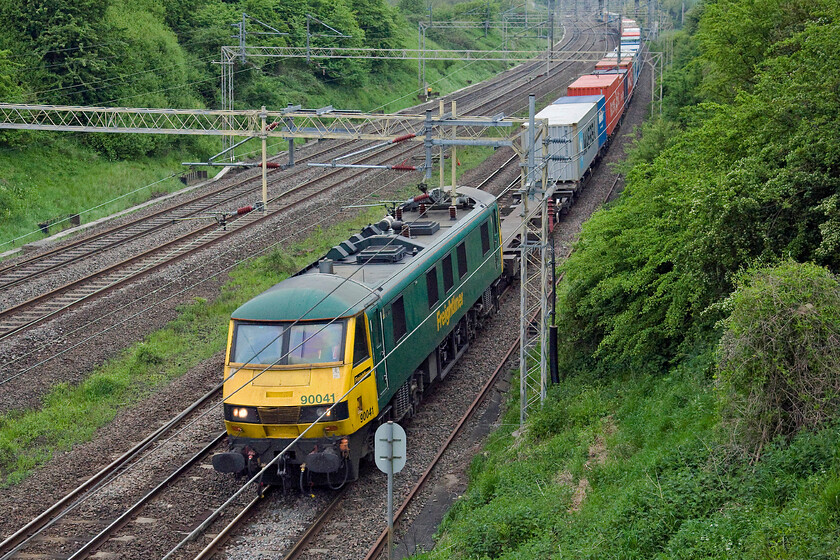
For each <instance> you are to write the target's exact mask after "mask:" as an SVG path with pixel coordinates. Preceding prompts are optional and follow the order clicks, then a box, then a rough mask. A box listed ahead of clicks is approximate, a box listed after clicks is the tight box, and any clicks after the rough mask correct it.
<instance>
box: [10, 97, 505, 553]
mask: <svg viewBox="0 0 840 560" xmlns="http://www.w3.org/2000/svg"><path fill="white" fill-rule="evenodd" d="M488 107H492V108H494V106H493V105H486V106H485V107H484V108H482V109H481V111H485V110H488ZM410 151H411V150H406V151H405V152H402V151H398V152H397V153H396V155H393V156H390V157H392V158H393V159H397V158H400V157H404V155H405V154H408V153H409V152H410ZM375 157H379V158H382V157H383V156H382V154H378V156H375ZM514 161H515V158H510V159H509V160H508V161H507V162H506V163H505V164H504V165H503V166H501V167H500V168H499V169H498V170H496V173H500V172H501V171H502V170H503V169H504V168H505V167H507V166H509V165H512V164H513V162H514ZM490 179H492V177H491V178H488V181H489V180H490ZM327 188H331V187H327ZM303 190H305V189H303V188H301V189H300V191H296V192H300V199H299V200H297V201H295V202H293V204H305V203H306V202H307V201H310V200H311V198H312V197H316V196H319V195H323V192H314V193H308V194H306V193H303V192H301V191H303ZM284 194H285V193H284ZM280 200H281V199H280V198H279V197H275V198H274V199H272V201H270V202H279V201H280ZM290 204H291V203H290ZM283 208H288V205H287V206H283ZM250 216H253V219H254V222H257V221H259V220H260V219H261V218H260V217H259V216H258V215H257V214H248V215H245V216H242V217H239V218H237V219H235V220H231V221H230V222H229V223H228V224H227V225H228V227H229V228H234V227H235V226H236V227H237V229H240V228H239V226H242V227H245V224H246V221H247V219H248V218H249V217H250ZM237 222H239V223H237ZM209 229H217V230H218V229H219V228H218V227H215V228H214V226H211V227H210V228H209ZM195 235H198V234H195ZM184 242H185V243H187V242H188V240H187V239H185V240H184ZM80 258H81V257H80ZM169 262H171V261H169ZM161 266H162V265H161ZM0 272H2V271H0ZM138 274H139V273H138ZM133 278H134V279H136V278H137V276H133ZM105 289H109V288H107V287H105V288H101V290H105ZM97 293H102V292H101V291H100V292H97ZM87 297H90V296H87ZM71 306H72V304H71ZM53 314H55V313H53ZM40 320H43V319H40ZM18 330H20V329H18ZM0 339H2V337H0ZM450 439H451V438H450ZM211 449H212V444H210V445H209V446H208V447H207V448H206V449H203V450H199V451H198V452H196V454H195V455H193V457H192V458H191V459H192V462H191V463H192V464H191V465H186V464H185V465H184V466H182V468H181V469H179V471H178V472H179V474H178V475H172V476H174V478H171V479H167V480H168V482H167V483H166V484H162V485H159V486H160V487H161V489H163V488H165V487H167V486H169V485H171V484H172V483H173V482H175V480H176V479H184V478H185V477H184V473H190V472H192V473H193V474H192V475H190V476H195V477H198V478H201V477H199V476H198V475H196V474H195V471H191V470H190V469H193V468H195V466H196V464H200V463H201V462H202V461H203V460H204V458H205V457H206V456H207V453H209V452H210V450H211ZM118 470H119V467H118ZM107 476H109V475H106V478H107ZM186 478H189V476H188V477H186ZM205 484H206V482H205ZM91 487H92V488H99V487H100V486H99V484H98V483H97V482H93V483H91ZM157 492H158V493H159V492H160V490H158V491H157ZM81 493H84V491H81ZM158 493H155V494H152V492H149V497H145V496H144V497H143V498H142V500H144V501H142V500H137V501H136V502H134V505H135V506H136V507H134V508H132V513H124V514H121V515H120V516H117V517H115V518H114V519H113V520H112V521H111V522H109V523H98V524H89V525H88V529H90V528H91V527H94V529H97V530H98V531H96V530H95V531H90V530H88V532H89V533H91V532H92V533H95V534H93V535H92V538H90V539H89V540H87V541H86V542H85V543H83V544H81V545H80V546H79V547H78V548H77V549H76V552H74V553H73V554H71V555H66V556H65V555H56V554H55V553H52V554H51V555H48V556H49V557H51V558H54V557H58V558H82V557H85V556H87V555H90V554H91V553H93V552H95V551H96V550H97V549H98V548H99V547H101V546H102V545H103V543H105V542H106V541H108V540H109V539H111V540H114V539H115V535H117V532H118V531H119V530H120V529H121V528H124V527H125V526H126V524H127V523H133V524H134V525H138V524H142V523H144V522H145V521H142V519H143V517H142V515H143V514H142V511H144V510H148V509H149V508H150V507H152V506H150V502H152V501H153V500H155V499H157V497H156V496H158V495H159V494H158ZM77 495H79V494H75V495H74V496H73V497H70V498H66V499H65V500H64V501H65V502H66V503H67V504H76V503H79V501H78V500H77V499H76V496H77ZM339 497H340V496H339ZM141 501H142V503H141ZM258 503H259V502H258V501H257V500H256V499H254V500H251V501H250V503H249V504H248V508H249V509H250V508H253V507H255V506H256V504H258ZM336 503H340V500H336ZM61 511H62V510H61V507H59V508H58V509H57V510H55V511H54V512H52V513H49V512H45V514H44V515H43V516H42V517H43V524H44V525H50V523H51V521H52V520H53V519H55V518H57V517H59V516H60V517H65V516H68V515H69V514H67V513H65V514H63V515H62V514H61V513H60V512H61ZM244 511H245V510H244ZM138 515H139V516H140V517H138ZM246 516H247V513H239V514H236V515H235V516H234V519H233V520H232V521H236V520H241V519H243V518H245V517H246ZM138 519H141V521H138ZM78 524H79V523H78V520H77V522H76V525H78ZM35 525H37V523H36V524H35ZM35 525H33V526H32V527H29V526H27V527H29V529H27V528H24V529H22V530H21V531H18V533H16V535H18V534H20V536H19V537H17V538H23V539H24V540H23V541H17V542H15V541H12V540H10V539H7V541H4V542H3V543H0V555H2V556H0V558H2V559H3V560H5V558H13V557H21V558H23V557H26V558H31V557H32V555H33V554H34V555H36V556H37V555H38V554H40V553H38V552H34V553H33V552H29V553H25V552H24V551H23V549H22V548H16V547H18V546H20V544H21V543H22V542H24V541H27V542H35V543H36V544H37V545H39V546H41V547H43V548H48V543H50V542H56V541H55V538H53V540H50V539H51V538H50V537H43V539H42V540H40V541H39V540H38V537H37V536H33V535H35V533H33V531H35V528H34V527H35ZM71 525H72V524H71ZM236 527H237V524H236V523H235V522H234V523H231V524H230V530H224V531H222V532H220V533H219V542H223V541H224V539H225V538H227V536H226V535H229V534H231V532H232V531H233V530H235V528H236ZM185 529H186V528H185V527H181V528H180V530H181V531H183V530H185ZM315 530H316V529H313V532H312V533H311V534H314V531H315ZM62 531H63V532H64V533H66V532H67V531H68V530H67V529H66V528H65V529H62ZM119 538H122V537H119V536H117V537H116V539H119ZM60 539H64V540H62V542H63V543H66V542H67V541H66V539H67V537H66V536H62V537H60ZM81 540H83V539H79V542H81ZM167 540H171V539H167ZM123 542H129V541H127V540H126V541H123ZM45 543H47V544H45ZM4 547H5V548H4ZM301 549H303V546H302V547H301ZM159 550H163V549H159ZM205 550H207V552H202V554H212V552H211V551H212V550H213V547H212V543H211V546H208V547H205ZM18 553H20V556H14V555H15V554H18ZM198 557H209V556H198Z"/></svg>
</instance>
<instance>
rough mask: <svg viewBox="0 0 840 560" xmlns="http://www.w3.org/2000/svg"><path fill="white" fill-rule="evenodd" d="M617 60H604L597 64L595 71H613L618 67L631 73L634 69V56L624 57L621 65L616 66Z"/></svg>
mask: <svg viewBox="0 0 840 560" xmlns="http://www.w3.org/2000/svg"><path fill="white" fill-rule="evenodd" d="M616 58H617V57H616ZM616 58H609V57H608V58H602V59H601V60H599V61H598V62H597V63H596V64H595V70H612V69H613V68H615V67H616V66H618V67H619V68H623V69H625V70H627V71H628V72H629V71H630V69H631V68H632V67H633V57H632V56H622V57H621V64H616Z"/></svg>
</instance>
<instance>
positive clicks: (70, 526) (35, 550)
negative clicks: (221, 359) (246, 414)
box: [0, 384, 224, 560]
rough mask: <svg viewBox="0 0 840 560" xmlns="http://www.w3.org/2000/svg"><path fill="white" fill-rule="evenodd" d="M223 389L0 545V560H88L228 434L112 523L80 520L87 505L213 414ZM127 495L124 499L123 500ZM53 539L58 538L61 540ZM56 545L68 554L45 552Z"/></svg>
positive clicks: (88, 518)
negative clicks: (38, 559) (198, 420)
mask: <svg viewBox="0 0 840 560" xmlns="http://www.w3.org/2000/svg"><path fill="white" fill-rule="evenodd" d="M221 389H222V386H221V384H219V385H218V386H216V387H215V388H213V389H212V390H210V391H208V392H207V393H205V394H204V395H202V396H201V397H200V398H199V399H197V400H196V401H195V402H193V403H192V404H191V405H190V406H188V407H187V408H185V409H184V410H183V411H181V412H180V413H179V414H177V415H176V416H175V417H173V418H172V419H170V420H169V421H168V422H166V423H165V424H163V425H162V426H160V427H159V428H158V429H156V430H154V431H153V432H152V433H150V434H149V435H148V436H146V437H145V438H143V440H141V441H140V442H138V443H137V444H135V445H134V446H132V447H131V448H130V449H129V450H127V451H126V452H124V453H122V454H121V455H120V456H119V457H117V458H116V459H115V460H114V461H112V462H111V463H109V464H108V465H107V466H105V467H104V468H102V469H101V470H100V471H98V472H97V473H95V474H94V475H93V476H91V477H90V478H88V479H87V480H85V481H84V482H82V483H81V484H79V485H78V486H77V487H76V488H75V489H74V490H73V491H71V492H70V493H68V494H66V495H65V496H64V497H63V498H61V499H60V500H58V501H57V502H56V503H54V504H53V505H52V506H50V507H48V508H47V509H45V510H44V511H43V512H42V513H41V514H40V515H38V516H37V517H35V518H34V519H33V520H32V521H30V522H29V523H27V524H26V525H24V526H23V527H21V528H20V529H18V530H17V531H15V532H14V533H13V534H12V535H10V536H8V537H7V538H6V539H5V540H3V541H2V542H0V559H2V560H11V559H13V558H29V559H31V558H35V557H38V556H43V557H45V558H82V557H86V556H87V555H89V554H90V553H91V552H92V551H93V550H94V549H95V548H96V547H97V546H99V545H101V544H102V542H104V541H105V540H106V539H107V538H108V536H109V535H110V534H113V533H114V532H115V531H118V530H119V529H121V528H122V527H124V526H125V525H126V524H127V523H128V522H129V521H131V520H132V519H136V517H137V513H138V512H139V511H140V510H141V509H142V508H143V507H144V506H146V505H147V504H148V503H149V502H150V501H151V500H153V499H154V498H155V497H156V496H159V495H160V494H161V493H162V491H163V490H164V489H166V488H167V486H168V485H169V484H171V483H172V482H173V481H174V480H175V479H176V478H178V477H179V476H181V475H182V474H184V473H185V472H187V471H188V470H189V469H190V468H192V467H194V466H195V465H196V463H198V462H199V461H201V460H203V459H204V458H206V457H207V455H208V454H209V453H210V452H211V451H212V450H213V449H215V448H216V447H217V446H218V445H219V444H220V443H221V440H222V438H223V436H224V433H217V434H215V435H214V436H212V437H210V440H209V443H207V444H206V445H204V446H203V447H202V448H201V449H199V450H198V451H197V452H196V453H195V454H194V455H193V456H192V457H190V458H189V459H188V460H186V461H184V462H183V463H182V464H181V466H180V467H179V468H177V469H175V470H174V471H172V472H171V473H170V474H169V475H168V476H164V477H157V478H156V479H155V478H153V479H152V481H153V483H152V484H151V489H150V490H148V491H147V492H145V493H144V494H143V495H141V496H140V497H139V498H138V499H135V501H134V502H133V504H132V505H131V506H130V507H129V508H127V509H124V510H119V509H118V508H117V510H116V511H117V513H115V514H113V515H112V516H111V517H110V518H109V517H107V516H105V517H104V518H103V515H102V511H101V510H99V509H97V510H95V516H94V517H93V518H91V516H90V515H87V516H85V515H81V514H79V511H80V510H81V509H82V508H83V507H85V505H86V502H87V501H88V500H89V499H90V498H91V497H92V496H95V495H97V494H101V493H103V492H104V491H108V490H109V488H111V487H112V486H114V485H117V484H118V483H119V481H120V476H121V475H123V474H125V473H126V472H128V471H129V470H131V469H134V468H136V467H137V465H139V464H140V463H142V462H143V461H148V460H150V459H149V457H150V455H151V453H153V452H154V447H155V446H156V445H157V446H161V445H165V444H166V442H167V440H168V439H170V438H173V437H175V436H176V435H177V434H178V432H179V431H181V430H183V429H185V427H189V425H190V423H191V422H192V421H193V419H195V418H196V417H201V416H202V415H204V414H206V412H207V410H212V408H213V406H214V404H215V403H216V401H217V400H218V399H219V398H220V397H221ZM214 420H215V418H214ZM113 492H124V490H119V489H117V490H114V491H113ZM124 495H125V494H121V496H124ZM55 535H60V537H56V536H55ZM56 540H58V541H60V542H61V544H62V546H61V549H62V550H63V551H66V554H64V555H61V554H55V553H54V552H49V553H48V552H44V550H45V547H48V546H49V544H50V543H54V542H56ZM39 551H41V552H39Z"/></svg>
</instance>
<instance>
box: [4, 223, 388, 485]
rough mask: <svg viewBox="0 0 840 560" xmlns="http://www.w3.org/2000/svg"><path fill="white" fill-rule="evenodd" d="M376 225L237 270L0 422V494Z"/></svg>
mask: <svg viewBox="0 0 840 560" xmlns="http://www.w3.org/2000/svg"><path fill="white" fill-rule="evenodd" d="M379 217H381V209H380V208H372V209H370V210H368V211H367V212H365V213H363V214H362V215H361V216H359V217H358V218H355V219H352V220H348V221H345V222H342V223H339V224H337V225H335V226H333V227H331V228H329V229H328V230H324V231H322V230H320V229H316V230H315V231H314V232H313V233H312V235H310V236H309V238H308V239H307V240H306V241H305V242H301V243H297V244H295V245H293V246H292V247H290V248H285V249H284V248H275V249H273V250H272V251H271V252H270V253H268V254H267V255H264V256H260V257H257V258H255V259H254V260H253V262H250V263H244V264H242V265H240V266H239V267H237V268H236V269H234V270H233V271H232V272H231V280H230V281H229V282H228V283H227V284H226V285H225V287H224V289H223V290H222V293H221V295H220V296H219V297H218V298H217V299H216V300H215V301H213V302H208V301H205V300H203V299H196V301H194V302H193V303H190V304H188V305H184V306H182V307H181V308H180V309H179V316H178V318H177V319H176V320H174V321H172V322H171V323H170V324H169V325H167V326H166V327H165V328H164V329H161V330H159V331H157V332H154V333H152V334H151V335H149V336H147V337H146V338H145V340H143V341H142V342H140V343H138V344H135V345H134V346H132V347H131V348H129V349H127V350H126V351H124V352H123V353H122V355H120V356H118V357H115V358H114V359H113V360H110V361H109V362H108V363H106V364H104V365H103V366H101V367H100V368H97V369H96V370H95V371H94V372H92V373H91V375H90V377H89V378H88V379H87V380H86V381H84V382H83V383H81V384H79V385H78V386H69V385H67V384H61V385H57V386H56V387H55V388H54V389H53V390H52V392H51V393H50V394H49V395H48V396H47V397H46V398H45V399H44V403H43V406H42V407H41V408H40V409H37V410H22V411H16V412H13V413H9V414H6V415H3V416H0V486H6V485H9V484H14V483H16V482H19V481H20V480H22V479H23V478H25V477H26V476H27V475H28V474H29V473H30V472H31V471H32V470H33V469H34V468H36V467H37V466H38V465H41V464H43V463H44V462H46V461H47V460H49V459H50V458H51V457H52V455H53V454H54V453H55V452H56V451H64V450H67V449H70V448H71V447H72V446H73V445H74V444H76V443H80V442H83V441H87V440H89V439H91V437H92V436H93V434H94V432H95V431H96V430H97V429H98V428H100V427H102V426H104V425H105V424H107V423H108V422H110V421H111V420H112V419H113V418H114V417H115V416H116V414H117V412H118V411H119V410H121V409H124V408H125V407H126V406H130V405H131V404H134V403H137V402H139V401H140V400H141V399H142V398H144V397H146V396H148V395H149V394H150V393H151V392H152V391H153V390H154V389H155V388H156V387H159V386H161V385H163V384H165V383H167V382H169V381H171V380H172V379H174V378H176V377H178V376H180V375H182V374H184V373H185V372H186V371H188V370H189V369H190V368H191V367H194V366H195V365H196V364H198V363H200V362H201V361H203V360H206V359H208V358H210V357H212V356H213V355H214V354H215V353H217V352H219V351H220V350H222V349H223V348H224V345H225V340H226V336H227V327H228V321H229V320H230V314H231V312H232V311H233V310H234V309H236V308H237V307H238V306H239V305H241V304H242V303H244V302H245V301H247V300H248V299H250V298H252V297H254V296H255V295H257V294H259V293H260V292H262V291H264V290H266V289H267V288H269V287H270V286H272V285H273V284H275V283H277V282H279V281H280V280H282V279H284V278H286V277H287V276H289V274H291V273H293V272H294V271H297V270H299V269H300V268H302V267H303V266H305V265H306V264H309V263H310V262H312V261H313V260H315V259H317V258H318V257H320V256H321V255H323V254H324V253H325V252H326V250H327V249H328V248H329V247H331V246H333V245H335V244H336V243H337V242H339V241H341V240H343V239H346V238H347V237H348V236H349V235H350V234H352V233H357V232H358V231H359V229H361V228H362V227H363V226H364V225H366V224H368V223H370V222H371V221H373V220H376V219H378V218H379ZM221 374H222V372H221V370H220V371H219V380H220V381H221Z"/></svg>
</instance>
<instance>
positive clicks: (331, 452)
mask: <svg viewBox="0 0 840 560" xmlns="http://www.w3.org/2000/svg"><path fill="white" fill-rule="evenodd" d="M341 461H342V459H341V456H340V455H339V454H338V453H336V451H335V449H333V447H332V446H329V447H325V448H324V449H323V450H322V451H319V450H318V447H317V446H316V447H315V449H313V450H312V452H311V453H310V454H309V455H307V456H306V466H307V468H308V469H309V470H310V471H312V472H315V473H322V474H327V473H334V472H336V471H337V470H338V469H339V468H341Z"/></svg>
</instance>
